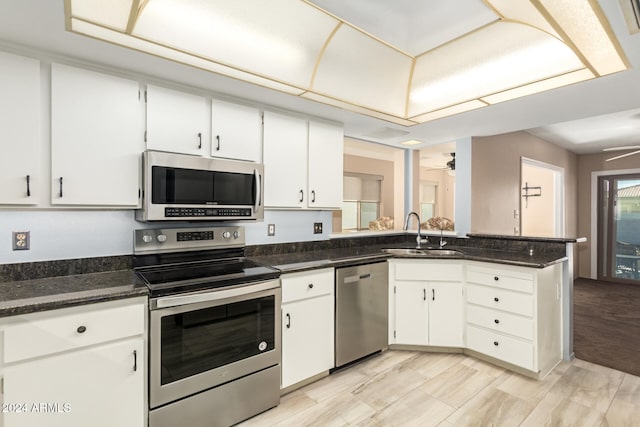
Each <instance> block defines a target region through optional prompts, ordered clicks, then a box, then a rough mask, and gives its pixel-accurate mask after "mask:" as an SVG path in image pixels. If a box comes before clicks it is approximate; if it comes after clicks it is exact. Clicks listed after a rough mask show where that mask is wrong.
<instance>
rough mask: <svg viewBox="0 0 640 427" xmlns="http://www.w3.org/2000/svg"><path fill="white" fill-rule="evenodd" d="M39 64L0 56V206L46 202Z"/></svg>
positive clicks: (9, 56) (0, 54) (3, 54)
mask: <svg viewBox="0 0 640 427" xmlns="http://www.w3.org/2000/svg"><path fill="white" fill-rule="evenodd" d="M40 90H41V89H40V62H39V61H37V60H35V59H31V58H24V57H21V56H16V55H12V54H8V53H3V52H0V152H2V155H1V156H0V182H1V183H2V185H0V204H9V205H36V204H40V203H42V202H44V201H46V196H45V194H48V191H47V182H49V179H48V178H47V177H46V176H45V165H44V164H43V151H44V150H43V149H42V148H44V147H42V148H41V144H42V141H43V140H44V139H43V138H42V135H41V133H40V131H41V123H40V115H41V113H42V111H41V94H40Z"/></svg>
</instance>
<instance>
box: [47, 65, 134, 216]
mask: <svg viewBox="0 0 640 427" xmlns="http://www.w3.org/2000/svg"><path fill="white" fill-rule="evenodd" d="M51 68H52V69H51V175H52V187H51V190H52V191H51V203H52V204H55V205H85V206H126V207H137V206H138V204H139V191H140V155H141V153H142V151H143V150H144V142H143V138H142V134H143V132H142V129H143V126H142V124H143V114H142V113H143V110H142V104H141V101H140V93H139V85H138V83H137V82H136V81H132V80H127V79H123V78H119V77H114V76H111V75H107V74H102V73H96V72H93V71H87V70H84V69H79V68H74V67H69V66H66V65H60V64H52V66H51Z"/></svg>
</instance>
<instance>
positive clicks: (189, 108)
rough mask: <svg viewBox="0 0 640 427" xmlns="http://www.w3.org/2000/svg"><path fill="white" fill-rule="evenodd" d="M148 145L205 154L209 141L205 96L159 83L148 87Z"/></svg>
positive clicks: (181, 151) (153, 148) (178, 151)
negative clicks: (164, 86)
mask: <svg viewBox="0 0 640 427" xmlns="http://www.w3.org/2000/svg"><path fill="white" fill-rule="evenodd" d="M146 98H147V133H146V138H147V148H148V149H150V150H159V151H169V152H173V153H183V154H198V155H202V154H206V153H207V152H208V150H207V148H208V144H209V142H208V141H209V132H208V129H209V120H208V118H207V99H206V98H205V97H202V96H198V95H192V94H189V93H184V92H178V91H175V90H171V89H166V88H162V87H158V86H152V85H148V86H147V95H146Z"/></svg>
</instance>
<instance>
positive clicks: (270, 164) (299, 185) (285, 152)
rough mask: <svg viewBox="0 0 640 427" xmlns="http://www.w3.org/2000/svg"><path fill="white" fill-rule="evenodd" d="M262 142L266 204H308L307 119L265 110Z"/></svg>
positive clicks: (293, 206)
mask: <svg viewBox="0 0 640 427" xmlns="http://www.w3.org/2000/svg"><path fill="white" fill-rule="evenodd" d="M263 144H264V147H263V159H264V160H263V161H264V193H265V194H264V201H265V206H266V207H277V208H301V207H304V206H306V204H307V197H308V194H307V122H306V120H303V119H299V118H296V117H289V116H284V115H281V114H277V113H272V112H269V111H265V112H264V139H263Z"/></svg>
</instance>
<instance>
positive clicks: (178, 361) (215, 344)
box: [160, 296, 276, 385]
mask: <svg viewBox="0 0 640 427" xmlns="http://www.w3.org/2000/svg"><path fill="white" fill-rule="evenodd" d="M275 319H276V317H275V297H274V296H267V297H263V298H257V299H251V300H248V301H240V302H236V303H231V304H225V305H220V306H215V307H210V308H204V309H201V310H195V311H187V312H184V313H178V314H173V315H167V316H163V317H162V319H161V326H160V327H161V332H160V334H161V338H160V347H161V348H160V351H161V356H160V360H161V364H162V372H161V384H162V385H164V384H169V383H171V382H174V381H178V380H180V379H183V378H187V377H190V376H192V375H196V374H199V373H202V372H206V371H209V370H211V369H215V368H218V367H221V366H224V365H227V364H229V363H233V362H237V361H239V360H242V359H246V358H249V357H251V356H255V355H258V354H260V353H264V352H267V351H270V350H273V349H274V348H275Z"/></svg>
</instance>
